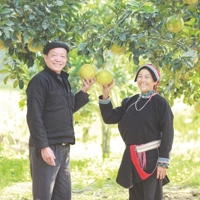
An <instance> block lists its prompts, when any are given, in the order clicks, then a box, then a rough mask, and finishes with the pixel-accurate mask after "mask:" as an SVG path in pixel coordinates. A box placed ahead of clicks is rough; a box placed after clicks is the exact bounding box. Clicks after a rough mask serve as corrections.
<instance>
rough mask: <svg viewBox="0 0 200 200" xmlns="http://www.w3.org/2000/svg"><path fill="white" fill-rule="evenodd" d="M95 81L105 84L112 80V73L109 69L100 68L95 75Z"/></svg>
mask: <svg viewBox="0 0 200 200" xmlns="http://www.w3.org/2000/svg"><path fill="white" fill-rule="evenodd" d="M96 81H97V83H98V84H100V85H107V84H110V83H111V82H112V81H113V75H112V73H111V72H110V71H109V70H106V69H102V70H100V71H99V72H98V73H97V75H96Z"/></svg>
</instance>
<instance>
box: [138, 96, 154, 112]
mask: <svg viewBox="0 0 200 200" xmlns="http://www.w3.org/2000/svg"><path fill="white" fill-rule="evenodd" d="M150 100H151V98H149V99H148V101H147V102H146V103H145V104H144V105H143V106H142V108H140V109H138V108H137V102H138V101H140V99H139V100H137V101H136V102H135V110H137V111H140V110H142V109H143V108H144V107H145V106H146V105H147V104H148V103H149V101H150Z"/></svg>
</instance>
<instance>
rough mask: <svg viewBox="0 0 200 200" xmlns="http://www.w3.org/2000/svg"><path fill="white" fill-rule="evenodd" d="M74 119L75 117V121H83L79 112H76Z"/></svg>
mask: <svg viewBox="0 0 200 200" xmlns="http://www.w3.org/2000/svg"><path fill="white" fill-rule="evenodd" d="M73 117H74V121H75V122H78V121H79V120H80V119H81V117H82V116H81V114H80V113H79V112H75V113H74V114H73Z"/></svg>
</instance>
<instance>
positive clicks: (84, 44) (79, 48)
mask: <svg viewBox="0 0 200 200" xmlns="http://www.w3.org/2000/svg"><path fill="white" fill-rule="evenodd" d="M86 46H87V43H86V42H82V43H80V44H79V45H78V50H79V51H82V50H84V49H85V48H86Z"/></svg>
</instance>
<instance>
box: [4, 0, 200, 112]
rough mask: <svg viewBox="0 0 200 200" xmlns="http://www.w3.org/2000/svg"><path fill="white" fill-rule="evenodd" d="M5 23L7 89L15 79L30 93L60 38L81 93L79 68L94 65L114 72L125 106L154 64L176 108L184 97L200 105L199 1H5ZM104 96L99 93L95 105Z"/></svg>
mask: <svg viewBox="0 0 200 200" xmlns="http://www.w3.org/2000/svg"><path fill="white" fill-rule="evenodd" d="M0 19H1V20H0V49H2V50H3V51H6V56H5V60H4V61H3V65H4V68H3V69H2V70H1V71H0V72H1V73H5V74H6V77H5V79H4V83H7V81H8V79H14V80H15V81H14V83H13V86H14V87H17V86H19V87H20V88H21V89H22V88H26V85H27V83H28V81H29V80H30V78H31V77H32V76H33V75H34V74H35V73H37V72H38V71H39V70H41V69H42V67H43V66H44V61H43V55H42V48H43V46H44V45H45V44H46V43H47V42H48V41H52V40H55V39H59V40H61V41H66V42H67V43H68V44H69V46H70V50H71V51H70V54H69V61H68V63H67V68H66V70H67V71H70V74H71V77H73V78H71V84H72V86H73V88H74V89H75V90H77V89H78V88H80V84H81V80H80V78H79V77H78V75H77V73H78V69H79V68H80V67H81V66H82V65H83V64H93V65H94V66H95V67H96V68H97V69H102V68H104V69H109V70H111V71H112V72H113V74H114V79H115V88H116V89H114V91H115V90H116V92H113V93H114V94H113V95H114V96H115V97H116V98H115V99H116V103H117V102H118V103H119V99H120V98H119V97H121V98H123V97H124V96H126V95H131V94H132V93H133V91H135V90H136V89H135V88H134V86H133V78H134V73H135V71H136V70H137V69H138V67H139V66H140V65H142V64H144V63H148V62H151V63H153V64H154V65H155V66H157V67H158V68H159V69H160V70H161V73H162V81H161V83H160V87H159V90H160V93H161V94H163V95H164V96H165V98H167V99H168V101H169V102H170V104H171V105H173V102H174V99H176V98H180V97H183V101H184V103H186V104H189V105H193V104H195V102H198V101H199V100H200V87H199V72H200V59H199V57H200V46H199V42H200V30H199V24H200V4H199V2H198V0H173V1H171V0H142V1H141V0H109V1H106V0H104V1H102V0H90V1H84V0H65V1H64V0H54V1H52V0H45V1H39V0H33V1H31V2H30V1H28V0H12V1H11V0H1V2H0ZM32 68H34V70H31V69H32ZM78 82H80V84H77V83H78ZM97 95H98V94H96V92H95V91H94V90H93V91H92V94H91V96H92V98H97ZM93 108H94V106H93V107H92V106H91V109H93Z"/></svg>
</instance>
